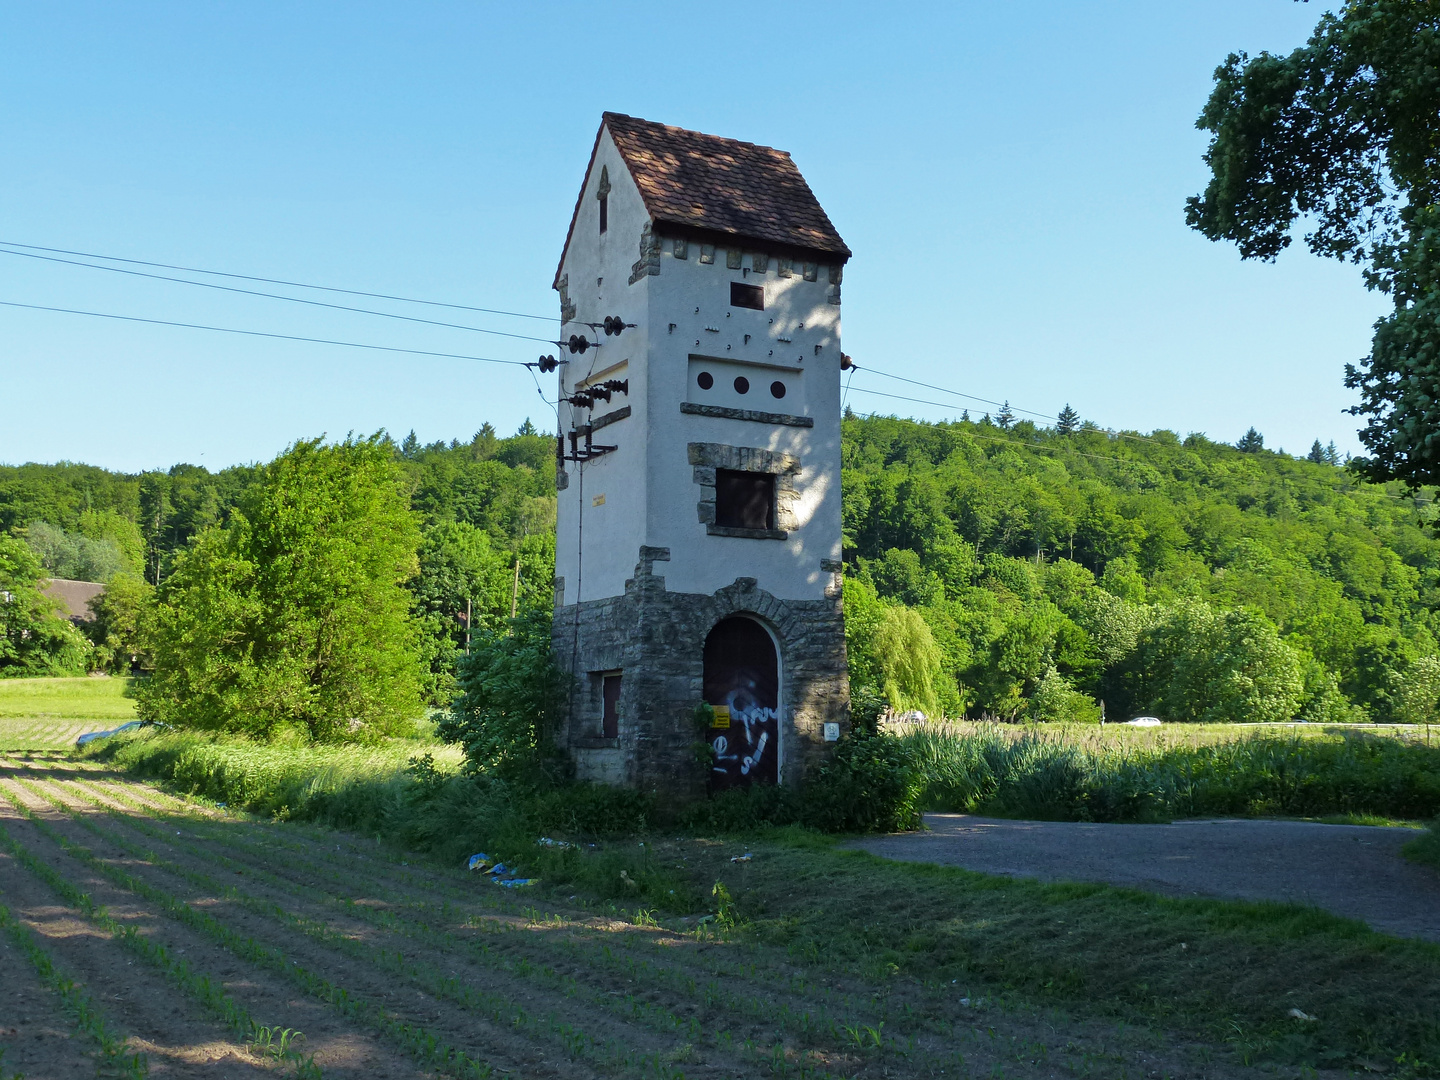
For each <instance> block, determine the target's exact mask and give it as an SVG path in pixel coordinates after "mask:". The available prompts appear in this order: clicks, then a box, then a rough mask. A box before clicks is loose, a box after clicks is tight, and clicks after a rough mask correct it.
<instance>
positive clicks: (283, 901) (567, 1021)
mask: <svg viewBox="0 0 1440 1080" xmlns="http://www.w3.org/2000/svg"><path fill="white" fill-rule="evenodd" d="M67 787H68V786H67V785H56V786H55V790H56V791H60V792H65V793H66V794H67V795H70V794H74V789H73V788H69V789H68V790H67ZM83 798H84V796H83V793H82V794H81V796H80V799H81V802H80V803H79V804H78V805H81V806H89V804H88V803H85V802H84V801H83ZM96 819H103V820H104V822H105V824H106V827H107V828H108V829H113V830H115V831H116V832H115V835H117V836H126V835H127V834H128V842H130V843H138V845H139V846H140V849H141V850H143V849H145V848H146V846H150V845H153V848H154V849H155V852H156V854H157V856H158V857H159V859H160V861H161V862H162V863H163V864H164V867H165V869H166V870H167V871H169V870H173V871H175V872H178V873H181V874H184V875H186V876H187V877H188V878H190V880H191V883H192V884H193V885H195V886H197V887H202V888H207V887H208V888H210V889H212V890H215V889H219V890H221V891H226V892H229V891H232V890H233V891H237V892H238V891H239V889H237V888H236V886H237V885H239V886H240V888H241V889H243V894H242V896H243V898H242V903H243V904H244V905H245V906H246V907H247V908H249V909H250V910H251V913H252V914H257V915H259V916H260V917H261V918H268V919H270V920H271V921H278V922H280V923H281V924H282V932H283V929H284V925H285V924H288V926H289V928H290V929H291V930H299V931H300V932H302V933H307V934H310V935H312V936H320V937H321V940H320V944H321V945H322V947H329V948H332V949H335V948H338V949H339V951H340V952H341V953H342V954H349V955H350V956H351V957H352V958H353V957H354V956H355V955H356V953H357V952H361V950H363V952H362V956H363V957H364V958H367V959H368V960H369V962H370V963H372V964H374V963H379V964H381V965H382V966H383V965H386V964H388V965H390V966H391V967H392V969H394V968H396V967H400V968H401V970H400V971H398V972H396V973H397V974H400V975H402V976H403V977H405V978H407V980H408V981H409V983H410V984H411V985H412V986H415V987H417V988H419V989H422V990H431V991H433V990H434V989H435V979H436V977H437V976H438V977H439V979H440V980H441V981H443V982H445V983H450V982H452V981H455V982H458V983H460V984H462V985H465V986H473V987H483V988H484V989H485V991H486V992H487V993H488V995H489V996H490V997H491V998H492V999H493V998H495V997H496V996H497V995H499V996H501V997H502V998H503V999H504V1000H505V1001H508V1002H511V1003H513V1004H514V1005H516V1006H517V1007H518V1008H520V1009H522V1010H523V1011H524V1012H525V1013H527V1014H529V1015H530V1016H532V1017H536V1016H545V1017H547V1020H546V1026H547V1027H549V1028H551V1029H552V1035H553V1032H554V1031H555V1030H556V1029H558V1028H559V1027H560V1026H561V1025H563V1027H564V1028H566V1029H569V1030H568V1031H566V1032H564V1037H565V1038H566V1039H569V1040H573V1039H574V1038H575V1037H577V1036H580V1035H582V1034H583V1035H584V1036H585V1037H588V1038H589V1039H590V1040H591V1041H592V1042H593V1043H594V1044H595V1045H597V1046H607V1045H608V1046H612V1047H616V1048H624V1052H625V1053H627V1054H628V1055H629V1056H630V1057H631V1058H636V1057H639V1058H644V1057H647V1056H650V1057H654V1058H655V1059H656V1060H664V1059H665V1058H667V1057H670V1056H673V1054H674V1053H675V1051H676V1050H677V1049H678V1048H680V1047H683V1045H684V1044H685V1041H686V1040H687V1039H693V1038H694V1037H695V1036H696V1035H698V1034H699V1031H700V1029H699V1027H698V1026H696V1025H690V1024H687V1023H686V1022H685V1020H684V1018H675V1017H672V1016H670V1015H669V1014H668V1013H667V1012H665V1011H664V1010H660V1009H655V1008H654V1007H653V1006H648V1005H645V1004H643V1003H640V1002H631V1003H630V1004H628V1005H627V1003H626V1002H625V1001H623V1000H616V999H612V998H611V997H610V996H609V995H608V993H606V992H604V991H601V992H596V991H594V990H589V989H587V988H586V987H585V986H583V985H581V984H580V983H579V982H578V981H577V980H575V979H574V978H573V977H571V976H569V975H567V974H565V973H562V972H557V971H555V970H553V969H551V968H549V967H548V966H547V965H546V963H545V958H543V957H539V958H537V959H538V960H539V962H538V963H532V962H531V961H530V960H528V959H521V960H520V961H519V962H514V961H512V960H510V959H508V958H506V957H504V956H501V955H498V954H499V950H492V949H491V948H490V947H489V945H488V943H483V942H471V941H466V940H462V939H460V938H457V937H456V936H455V935H453V934H449V933H448V932H445V931H437V930H432V929H430V928H427V927H421V926H419V925H417V924H407V923H404V922H400V921H398V920H395V919H393V918H389V917H385V916H386V915H387V914H388V913H383V912H379V913H377V912H376V911H374V910H370V909H368V908H366V907H364V906H356V905H352V904H345V903H344V902H343V901H338V900H336V899H335V898H333V897H331V896H328V895H326V894H324V893H322V892H320V891H319V890H314V889H300V888H295V887H290V886H287V884H286V883H284V882H281V881H279V880H278V879H276V878H274V877H273V876H272V875H270V874H269V873H267V872H265V871H264V870H261V869H257V868H254V867H249V868H248V869H243V870H242V869H241V868H240V864H237V863H236V862H235V861H234V860H232V859H230V858H228V857H227V854H226V852H225V850H223V844H222V845H208V846H206V847H203V848H200V847H196V846H194V845H191V844H187V843H184V842H182V841H180V840H176V839H175V837H174V836H173V830H171V829H162V828H159V827H157V826H156V825H154V824H153V823H150V822H147V821H144V820H141V819H137V818H136V817H135V816H134V815H132V814H122V813H115V814H104V815H99V814H97V815H95V818H93V819H92V818H87V819H86V820H87V823H88V824H93V823H94V821H95V820H96ZM132 854H133V851H132ZM217 876H218V880H217ZM197 877H198V878H199V879H200V880H196V878H197ZM237 877H240V878H241V879H242V881H241V882H237V881H236V879H237ZM377 914H379V915H381V916H382V917H381V918H377V917H376V916H377ZM477 945H478V946H479V947H478V948H477V947H476V946H477ZM357 946H358V948H357ZM396 956H403V961H401V962H400V963H399V964H397V962H396V961H395V959H394V958H395V957H396ZM415 968H418V969H420V971H421V973H422V974H424V973H427V972H428V975H429V978H428V979H427V978H422V977H417V976H416V974H415V972H414V971H413V970H407V969H415ZM449 989H450V990H451V997H452V998H453V996H454V995H453V992H454V990H455V989H456V988H455V987H454V986H451V987H450V988H449ZM442 996H444V995H442ZM647 1014H649V1015H647ZM637 1021H638V1024H637ZM709 1056H714V1055H709ZM722 1056H725V1055H722ZM719 1064H721V1065H722V1066H724V1067H726V1068H729V1067H731V1066H734V1067H736V1068H737V1069H738V1068H739V1064H738V1063H737V1062H732V1061H729V1060H725V1061H723V1062H721V1063H719Z"/></svg>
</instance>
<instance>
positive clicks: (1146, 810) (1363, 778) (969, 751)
mask: <svg viewBox="0 0 1440 1080" xmlns="http://www.w3.org/2000/svg"><path fill="white" fill-rule="evenodd" d="M1096 731H1097V729H1090V731H1089V732H1079V731H1076V730H1074V729H1065V728H1058V729H1046V728H1033V727H1032V728H1014V727H1002V726H998V725H963V726H962V725H945V724H933V725H924V726H916V727H912V728H909V729H908V730H905V731H903V732H901V733H900V735H899V738H900V740H901V742H902V744H903V745H905V746H906V747H907V748H908V749H909V751H910V754H911V756H912V760H913V762H914V766H915V768H916V769H917V771H918V772H919V774H920V776H921V777H922V783H923V789H924V794H923V796H922V801H923V802H924V804H925V805H927V806H929V807H930V808H931V809H936V810H951V811H962V812H980V813H988V814H994V815H998V816H1006V817H1029V818H1040V819H1048V820H1062V821H1136V822H1144V821H1166V820H1171V819H1174V818H1183V817H1203V816H1211V815H1217V814H1218V815H1227V816H1231V815H1242V816H1267V815H1284V816H1304V817H1310V816H1324V815H1332V814H1371V815H1380V816H1384V817H1393V818H1417V819H1419V818H1430V817H1434V816H1435V815H1436V814H1440V747H1430V746H1426V745H1425V744H1424V743H1423V742H1417V741H1413V740H1405V739H1399V738H1395V737H1392V736H1388V735H1374V734H1371V733H1368V732H1364V731H1356V730H1345V729H1331V730H1328V731H1323V732H1318V733H1310V732H1301V731H1295V730H1285V731H1280V732H1277V731H1275V730H1274V729H1261V730H1260V731H1258V732H1235V731H1234V729H1231V733H1230V736H1231V737H1230V738H1229V739H1223V738H1222V737H1221V734H1217V733H1214V732H1206V731H1199V732H1191V733H1188V734H1187V733H1183V732H1181V733H1176V734H1170V733H1167V734H1166V735H1165V736H1159V737H1150V738H1145V737H1130V736H1129V734H1128V733H1127V735H1126V736H1113V735H1112V736H1110V737H1108V738H1107V737H1106V736H1104V735H1101V734H1095V732H1096ZM1222 734H1223V733H1222ZM1237 736H1238V737H1237Z"/></svg>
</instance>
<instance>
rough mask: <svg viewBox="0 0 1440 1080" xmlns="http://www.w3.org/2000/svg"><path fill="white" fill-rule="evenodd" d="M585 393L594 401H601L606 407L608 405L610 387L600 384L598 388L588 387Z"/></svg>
mask: <svg viewBox="0 0 1440 1080" xmlns="http://www.w3.org/2000/svg"><path fill="white" fill-rule="evenodd" d="M586 393H588V394H589V395H590V396H591V397H592V398H593V399H594V400H596V401H603V402H605V404H607V405H608V404H610V387H608V386H606V385H605V384H604V383H601V384H600V385H599V386H592V387H590V388H589V389H588V390H587V391H586Z"/></svg>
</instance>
